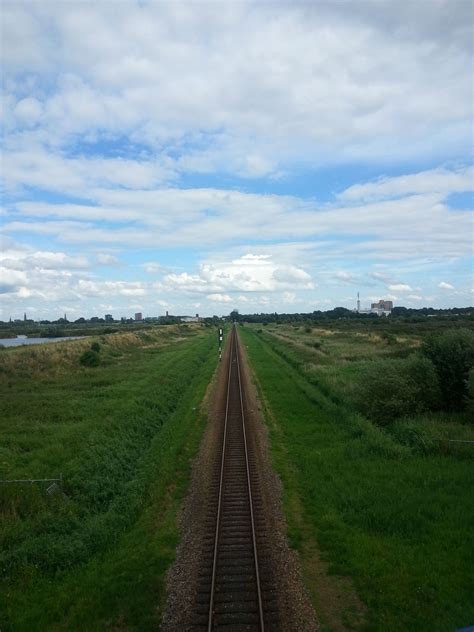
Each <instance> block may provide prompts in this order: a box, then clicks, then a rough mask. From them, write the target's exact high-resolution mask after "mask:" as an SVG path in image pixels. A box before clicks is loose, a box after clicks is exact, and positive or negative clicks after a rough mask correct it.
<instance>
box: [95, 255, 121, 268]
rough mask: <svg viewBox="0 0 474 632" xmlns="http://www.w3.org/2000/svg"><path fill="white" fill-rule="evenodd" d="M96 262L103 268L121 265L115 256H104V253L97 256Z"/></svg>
mask: <svg viewBox="0 0 474 632" xmlns="http://www.w3.org/2000/svg"><path fill="white" fill-rule="evenodd" d="M96 260H97V263H99V264H100V265H101V266H116V265H119V263H120V260H119V259H118V258H117V257H115V256H114V255H108V254H103V253H99V254H98V255H97V256H96Z"/></svg>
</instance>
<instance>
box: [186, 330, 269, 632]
mask: <svg viewBox="0 0 474 632" xmlns="http://www.w3.org/2000/svg"><path fill="white" fill-rule="evenodd" d="M229 346H230V350H229V353H228V367H227V394H226V401H225V411H223V419H222V428H221V446H222V448H221V450H220V454H219V455H218V458H217V459H216V463H215V467H214V472H213V482H212V487H211V498H212V500H211V502H210V506H209V510H208V516H207V521H206V527H207V535H206V538H205V543H204V547H203V555H202V563H201V572H200V577H199V582H198V588H197V605H196V616H195V622H196V625H195V626H193V629H196V630H198V629H199V630H207V631H208V632H211V630H212V631H214V630H227V631H228V632H244V631H245V632H253V631H255V632H257V631H258V632H263V631H264V630H265V631H266V632H270V630H277V629H278V617H277V605H276V601H275V597H274V590H273V581H272V578H271V572H270V568H269V564H268V560H267V557H268V554H267V544H266V534H265V516H264V511H263V506H262V499H261V494H260V490H259V480H258V463H257V462H256V459H255V455H254V452H253V447H252V446H253V441H252V432H253V428H252V426H249V425H247V424H246V419H245V393H244V391H243V380H242V379H241V378H242V375H241V363H240V358H239V342H238V337H237V332H236V330H235V327H234V328H233V329H232V333H231V339H230V341H229Z"/></svg>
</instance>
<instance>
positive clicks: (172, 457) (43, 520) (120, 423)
mask: <svg viewBox="0 0 474 632" xmlns="http://www.w3.org/2000/svg"><path fill="white" fill-rule="evenodd" d="M214 334H215V331H214V330H213V329H204V328H202V329H201V328H199V327H187V326H176V327H172V326H170V327H158V328H154V329H149V330H143V331H142V332H132V333H127V334H114V335H108V336H100V337H98V338H97V337H96V338H91V339H87V340H78V341H74V342H68V343H54V344H53V345H48V346H36V347H26V348H16V349H2V350H0V384H1V402H2V403H1V414H0V435H1V437H2V441H1V445H0V478H1V479H33V478H35V479H36V478H56V477H58V476H59V475H60V474H61V475H62V483H61V484H60V485H59V488H58V489H56V490H55V493H52V494H48V493H47V487H48V483H33V484H0V518H1V519H0V551H1V553H0V573H1V583H0V591H1V598H0V628H1V629H2V631H3V632H6V631H7V630H104V629H114V630H117V629H127V630H151V629H154V630H155V629H156V628H157V625H158V624H159V621H160V619H161V613H162V609H163V606H164V599H165V595H164V576H165V572H166V570H167V568H168V567H169V565H170V563H171V562H172V560H173V558H174V554H175V547H176V544H177V541H178V532H177V524H176V514H177V511H178V508H179V506H180V503H181V501H182V498H183V496H184V494H185V491H186V486H187V480H188V476H189V464H190V458H191V457H192V456H193V454H194V453H195V452H196V449H197V446H198V444H199V438H200V436H201V432H202V429H203V425H204V422H205V411H204V410H202V408H201V402H202V400H203V396H204V394H205V391H206V388H207V386H208V384H209V382H210V380H211V377H212V374H213V372H214V370H215V367H216V348H215V335H214ZM91 343H92V344H91ZM91 346H92V347H93V350H92V351H91V349H90V347H91ZM90 353H92V354H93V355H94V354H95V356H94V357H96V356H97V358H98V359H97V358H96V361H95V362H94V363H93V365H97V366H92V365H90V363H88V362H85V363H84V362H82V363H81V358H83V356H84V354H86V355H87V354H89V355H90ZM88 364H89V365H88Z"/></svg>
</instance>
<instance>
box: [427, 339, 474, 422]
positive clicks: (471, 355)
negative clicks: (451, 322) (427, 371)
mask: <svg viewBox="0 0 474 632" xmlns="http://www.w3.org/2000/svg"><path fill="white" fill-rule="evenodd" d="M423 353H424V354H425V356H426V357H427V358H429V359H430V360H431V361H432V362H433V364H434V366H435V368H436V372H437V373H438V378H439V383H440V388H441V394H442V400H443V401H442V403H443V408H445V409H446V410H463V409H464V408H465V406H466V401H467V397H468V388H469V387H468V379H469V371H470V369H471V368H472V367H473V366H474V332H472V331H470V330H469V329H451V330H449V331H446V332H445V333H443V334H441V335H439V334H438V335H436V336H434V335H433V336H430V337H429V338H427V339H426V341H425V343H424V345H423Z"/></svg>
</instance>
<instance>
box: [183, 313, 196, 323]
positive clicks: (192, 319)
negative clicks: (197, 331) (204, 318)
mask: <svg viewBox="0 0 474 632" xmlns="http://www.w3.org/2000/svg"><path fill="white" fill-rule="evenodd" d="M179 319H180V321H181V322H182V323H200V322H201V318H200V317H199V314H196V316H179Z"/></svg>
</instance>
